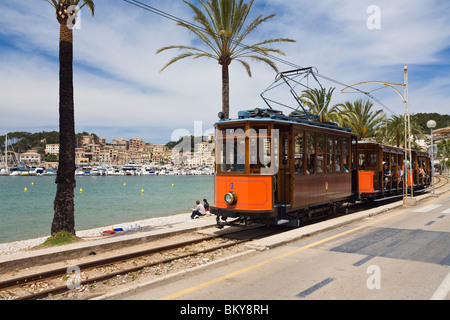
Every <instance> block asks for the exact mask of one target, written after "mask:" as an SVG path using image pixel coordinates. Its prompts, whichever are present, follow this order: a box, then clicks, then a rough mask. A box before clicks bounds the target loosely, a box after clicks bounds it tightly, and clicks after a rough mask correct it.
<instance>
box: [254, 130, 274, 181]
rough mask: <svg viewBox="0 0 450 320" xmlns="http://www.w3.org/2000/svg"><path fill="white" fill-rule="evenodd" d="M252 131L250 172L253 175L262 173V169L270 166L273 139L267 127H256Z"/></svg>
mask: <svg viewBox="0 0 450 320" xmlns="http://www.w3.org/2000/svg"><path fill="white" fill-rule="evenodd" d="M250 130H251V133H250V139H249V143H250V145H249V147H250V150H249V161H250V171H251V173H260V172H261V168H266V167H268V166H270V160H271V139H270V137H268V135H267V132H268V130H267V127H254V128H251V129H250Z"/></svg>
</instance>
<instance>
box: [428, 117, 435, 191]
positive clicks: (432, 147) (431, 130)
mask: <svg viewBox="0 0 450 320" xmlns="http://www.w3.org/2000/svg"><path fill="white" fill-rule="evenodd" d="M427 127H428V128H430V133H431V147H430V153H431V183H432V184H433V195H435V193H434V154H435V152H434V151H435V150H434V146H433V128H435V127H436V121H434V120H429V121H428V122H427Z"/></svg>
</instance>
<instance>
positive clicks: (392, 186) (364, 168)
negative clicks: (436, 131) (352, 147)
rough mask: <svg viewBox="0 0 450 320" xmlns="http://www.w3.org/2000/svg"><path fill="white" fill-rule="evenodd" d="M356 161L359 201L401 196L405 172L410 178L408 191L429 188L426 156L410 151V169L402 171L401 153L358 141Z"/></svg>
mask: <svg viewBox="0 0 450 320" xmlns="http://www.w3.org/2000/svg"><path fill="white" fill-rule="evenodd" d="M357 158H358V180H359V182H358V184H359V188H358V189H359V197H360V198H361V199H363V200H365V199H379V198H384V197H388V196H395V195H401V194H403V192H404V185H403V183H404V181H405V179H404V178H405V174H406V173H405V172H408V173H407V174H408V176H409V179H408V188H413V190H415V191H418V190H423V189H425V188H426V187H428V186H429V185H430V181H431V180H430V174H431V171H430V170H431V160H430V155H429V154H428V153H426V152H421V151H416V150H413V151H412V163H413V166H412V167H411V166H410V165H408V166H407V167H406V170H405V163H404V159H405V151H404V149H402V148H399V147H393V146H388V145H383V144H379V143H375V142H367V141H360V142H359V143H358V155H357ZM384 165H386V166H387V169H388V170H389V171H390V175H389V176H385V175H384V173H383V166H384Z"/></svg>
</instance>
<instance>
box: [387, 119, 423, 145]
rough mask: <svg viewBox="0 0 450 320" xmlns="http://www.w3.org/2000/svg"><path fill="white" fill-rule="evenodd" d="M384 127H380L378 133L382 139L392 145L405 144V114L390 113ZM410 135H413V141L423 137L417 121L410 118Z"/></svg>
mask: <svg viewBox="0 0 450 320" xmlns="http://www.w3.org/2000/svg"><path fill="white" fill-rule="evenodd" d="M385 123H386V128H385V129H381V128H380V131H381V132H379V133H378V135H381V136H382V137H383V139H381V140H382V141H384V142H386V143H390V144H392V145H394V144H395V145H396V146H397V147H400V146H401V145H403V146H404V145H405V116H404V115H392V116H391V117H390V118H389V119H387V121H386V122H385ZM411 135H412V137H413V141H415V140H418V139H421V138H422V137H423V130H422V127H421V126H420V125H419V124H418V122H417V121H416V120H415V119H414V118H411Z"/></svg>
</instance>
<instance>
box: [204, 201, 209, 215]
mask: <svg viewBox="0 0 450 320" xmlns="http://www.w3.org/2000/svg"><path fill="white" fill-rule="evenodd" d="M203 207H204V208H205V212H206V214H209V203H208V201H207V200H206V199H203Z"/></svg>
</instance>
